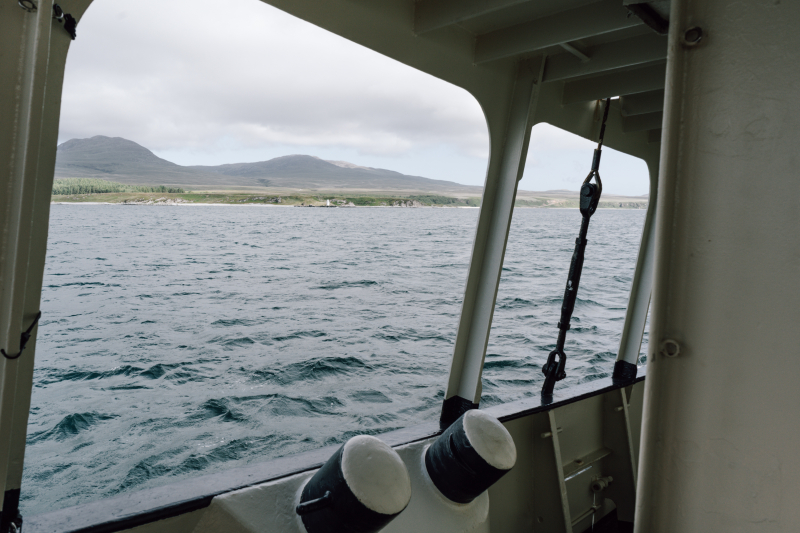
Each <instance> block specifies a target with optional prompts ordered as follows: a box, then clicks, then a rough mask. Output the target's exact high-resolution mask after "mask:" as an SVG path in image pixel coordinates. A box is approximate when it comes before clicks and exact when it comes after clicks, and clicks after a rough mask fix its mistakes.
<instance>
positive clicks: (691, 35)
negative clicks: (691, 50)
mask: <svg viewBox="0 0 800 533" xmlns="http://www.w3.org/2000/svg"><path fill="white" fill-rule="evenodd" d="M702 39H703V29H702V28H701V27H699V26H693V27H691V28H689V29H688V30H686V31H685V32H684V34H683V42H685V43H686V44H688V45H689V46H694V45H696V44H698V43H699V42H700V41H701V40H702Z"/></svg>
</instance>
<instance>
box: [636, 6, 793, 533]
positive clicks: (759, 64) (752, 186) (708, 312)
mask: <svg viewBox="0 0 800 533" xmlns="http://www.w3.org/2000/svg"><path fill="white" fill-rule="evenodd" d="M798 21H800V3H799V2H789V1H786V0H783V1H780V0H750V1H747V2H731V1H730V0H672V6H671V16H670V35H669V56H668V62H667V85H666V107H665V112H664V115H665V120H664V126H665V127H664V135H663V146H662V155H661V172H660V175H659V200H658V210H657V214H656V250H655V257H656V263H655V264H656V268H655V276H654V285H653V302H652V309H651V318H650V331H651V336H650V346H649V349H648V370H647V380H646V383H645V399H644V414H643V416H642V421H643V433H642V446H641V460H640V463H639V485H638V493H637V505H636V524H635V531H636V532H639V533H645V532H647V533H667V532H676V531H730V532H745V531H770V532H790V531H797V528H798V524H800V506H799V505H797V502H800V483H799V482H798V479H800V454H798V453H797V443H798V441H799V440H800V410H798V405H800V387H799V386H798V376H800V356H799V354H800V348H799V347H800V327H798V323H800V306H798V295H800V179H798V166H799V165H800V156H798V145H800V93H798V89H799V88H800V32H798V30H797V22H798Z"/></svg>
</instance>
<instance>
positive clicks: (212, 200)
mask: <svg viewBox="0 0 800 533" xmlns="http://www.w3.org/2000/svg"><path fill="white" fill-rule="evenodd" d="M328 200H329V201H330V203H331V205H333V206H342V207H384V206H385V207H479V206H480V198H475V197H473V198H454V197H450V196H434V195H420V196H391V195H386V196H384V195H380V194H376V195H364V196H358V195H336V194H308V195H300V194H296V195H270V194H247V193H238V192H231V193H222V192H208V193H204V192H184V193H161V192H152V193H151V192H146V193H145V192H108V193H85V194H54V195H53V196H52V201H53V202H62V203H94V202H100V203H109V204H127V205H175V204H231V205H243V204H256V205H275V206H303V207H305V206H314V207H321V206H325V205H327V202H328ZM515 206H516V207H537V208H577V207H578V200H574V199H571V198H526V199H518V200H517V201H516V203H515ZM646 207H647V200H640V199H635V200H630V199H619V200H614V201H601V202H600V208H614V209H645V208H646Z"/></svg>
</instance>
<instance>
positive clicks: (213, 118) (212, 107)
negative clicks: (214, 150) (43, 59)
mask: <svg viewBox="0 0 800 533" xmlns="http://www.w3.org/2000/svg"><path fill="white" fill-rule="evenodd" d="M221 3H223V2H222V0H216V1H213V0H199V1H193V2H188V1H187V2H184V1H180V2H178V1H173V2H163V1H155V0H139V1H137V2H136V3H135V4H130V3H124V4H123V3H120V2H112V1H106V2H96V3H95V4H94V5H92V6H91V7H90V9H89V11H88V12H87V13H86V15H85V16H84V19H83V20H82V21H81V33H80V39H79V40H77V41H76V42H75V43H74V44H73V49H72V50H71V51H70V57H69V59H68V64H67V73H66V79H65V90H64V100H63V106H62V127H61V135H60V136H61V139H62V140H66V139H69V138H73V137H87V136H91V135H96V134H107V135H119V136H122V137H128V138H131V139H133V140H135V141H137V142H139V143H141V144H144V145H145V146H148V147H149V148H152V149H154V150H176V149H177V150H180V149H198V148H203V147H210V146H213V145H214V144H215V143H217V142H219V141H220V139H225V140H226V142H231V141H233V142H235V143H238V144H240V145H241V146H245V147H252V146H258V145H262V144H283V145H287V144H288V145H297V146H298V147H300V146H339V147H342V148H351V149H357V150H358V151H359V152H361V153H365V154H383V155H401V154H404V153H407V152H409V151H410V150H413V149H414V148H418V147H422V146H431V145H437V144H446V145H450V146H454V147H455V148H456V150H457V152H458V153H461V154H463V155H466V156H478V157H486V154H487V147H488V135H487V132H486V125H485V122H484V119H483V115H482V113H481V111H480V108H479V106H478V104H477V102H475V100H474V99H473V98H472V97H471V96H470V95H468V94H467V93H466V92H465V91H463V90H461V89H458V88H456V87H453V86H451V85H449V84H447V83H445V82H443V81H441V80H437V79H435V78H432V77H430V76H428V75H426V74H423V73H421V72H418V71H415V70H414V69H411V68H410V67H407V66H405V65H401V64H399V63H396V62H394V61H393V60H391V59H388V58H385V57H383V56H380V55H379V54H377V53H375V52H372V51H370V50H366V49H364V48H362V47H360V46H358V45H356V44H354V43H351V42H348V41H346V40H344V39H342V38H339V37H337V36H334V35H331V34H329V33H327V32H325V31H323V30H321V29H319V28H316V27H314V26H311V25H310V24H308V23H305V22H303V21H299V20H296V19H294V18H293V17H291V16H289V15H286V14H284V13H282V12H280V11H278V10H276V9H274V8H272V7H270V6H267V5H264V4H262V3H260V2H258V1H257V0H226V1H225V2H224V4H225V6H226V8H227V9H226V10H225V11H223V12H221V13H220V12H219V11H218V10H217V8H218V7H219V5H220V4H221ZM212 8H213V9H212ZM212 12H213V13H214V16H213V17H212V16H209V14H210V13H212Z"/></svg>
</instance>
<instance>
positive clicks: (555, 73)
mask: <svg viewBox="0 0 800 533" xmlns="http://www.w3.org/2000/svg"><path fill="white" fill-rule="evenodd" d="M562 46H563V45H562ZM586 55H587V56H588V57H589V61H581V60H579V59H577V58H576V57H574V56H573V54H558V55H556V56H551V57H549V58H548V60H547V68H546V69H545V71H544V81H545V82H549V81H559V80H565V79H569V78H575V77H577V76H585V75H587V74H597V73H600V72H605V71H607V70H614V69H617V68H623V67H631V66H635V65H642V64H645V63H652V62H654V61H661V60H665V59H666V58H667V39H666V37H661V36H659V35H654V34H648V35H639V36H637V37H633V38H631V39H624V40H621V41H614V42H612V43H608V44H601V45H598V46H595V47H594V48H592V49H591V50H588V51H586ZM662 100H663V98H662Z"/></svg>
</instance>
